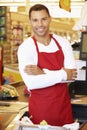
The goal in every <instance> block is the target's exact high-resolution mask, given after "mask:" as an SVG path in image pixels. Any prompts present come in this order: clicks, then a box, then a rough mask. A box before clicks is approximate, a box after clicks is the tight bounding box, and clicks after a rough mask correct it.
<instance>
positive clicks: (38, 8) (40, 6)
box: [29, 4, 50, 18]
mask: <svg viewBox="0 0 87 130" xmlns="http://www.w3.org/2000/svg"><path fill="white" fill-rule="evenodd" d="M40 10H46V12H47V13H48V16H50V13H49V10H48V8H47V7H46V6H45V5H42V4H35V5H34V6H32V7H31V8H30V10H29V18H31V12H32V11H40Z"/></svg>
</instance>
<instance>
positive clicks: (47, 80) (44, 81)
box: [18, 43, 67, 90]
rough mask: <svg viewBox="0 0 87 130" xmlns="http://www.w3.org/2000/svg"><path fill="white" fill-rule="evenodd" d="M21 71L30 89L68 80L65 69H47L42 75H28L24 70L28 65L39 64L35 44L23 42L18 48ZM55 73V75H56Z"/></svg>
mask: <svg viewBox="0 0 87 130" xmlns="http://www.w3.org/2000/svg"><path fill="white" fill-rule="evenodd" d="M18 64H19V72H20V74H21V76H22V79H23V81H24V83H25V84H26V86H27V88H28V90H32V89H40V88H45V87H48V86H52V85H54V84H56V83H60V82H61V81H62V80H66V78H67V76H66V72H65V71H64V70H62V69H61V70H57V71H50V70H48V71H45V74H41V75H28V74H26V73H25V72H24V68H25V66H26V65H30V64H33V65H37V52H36V48H35V46H34V44H32V45H29V44H28V43H26V44H22V45H21V46H20V47H19V49H18ZM54 75H55V76H54Z"/></svg>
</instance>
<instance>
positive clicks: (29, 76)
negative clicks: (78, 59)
mask: <svg viewBox="0 0 87 130" xmlns="http://www.w3.org/2000/svg"><path fill="white" fill-rule="evenodd" d="M29 20H30V25H31V28H32V31H33V35H32V36H30V37H29V38H27V39H26V40H25V41H24V42H23V43H22V44H21V45H20V47H19V49H18V62H19V71H20V74H21V76H22V78H23V81H24V82H25V84H26V86H27V89H28V90H29V91H30V92H31V95H30V98H29V115H30V116H32V119H31V120H32V121H33V123H35V124H39V123H40V122H41V121H42V120H45V121H46V122H47V123H48V124H50V125H55V126H62V125H64V124H67V123H72V122H73V115H72V109H71V103H70V97H69V93H68V88H67V82H66V81H67V80H69V81H71V80H75V78H76V77H77V70H76V69H75V60H74V57H73V52H72V48H71V45H70V43H69V42H68V41H67V40H65V39H64V38H62V37H60V36H58V35H55V34H50V30H49V28H50V23H51V16H50V13H49V10H48V8H47V7H46V6H44V5H42V4H36V5H34V6H32V7H31V8H30V10H29Z"/></svg>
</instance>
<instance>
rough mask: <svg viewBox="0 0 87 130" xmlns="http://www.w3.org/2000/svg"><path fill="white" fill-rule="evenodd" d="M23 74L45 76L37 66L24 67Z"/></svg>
mask: <svg viewBox="0 0 87 130" xmlns="http://www.w3.org/2000/svg"><path fill="white" fill-rule="evenodd" d="M24 72H25V73H27V74H29V75H40V74H45V73H44V71H43V70H42V69H40V68H39V67H38V66H37V65H26V66H25V68H24Z"/></svg>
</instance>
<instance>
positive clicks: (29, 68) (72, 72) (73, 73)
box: [24, 65, 77, 80]
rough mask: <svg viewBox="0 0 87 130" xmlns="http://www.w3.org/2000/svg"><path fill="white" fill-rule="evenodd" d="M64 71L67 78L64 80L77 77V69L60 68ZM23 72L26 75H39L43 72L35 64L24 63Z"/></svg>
mask: <svg viewBox="0 0 87 130" xmlns="http://www.w3.org/2000/svg"><path fill="white" fill-rule="evenodd" d="M62 70H64V71H65V72H66V75H67V79H66V80H75V79H76V78H77V69H68V68H62ZM24 72H25V73H27V74H28V75H41V74H45V72H44V70H43V69H40V68H39V67H38V66H36V65H26V66H25V68H24Z"/></svg>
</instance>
